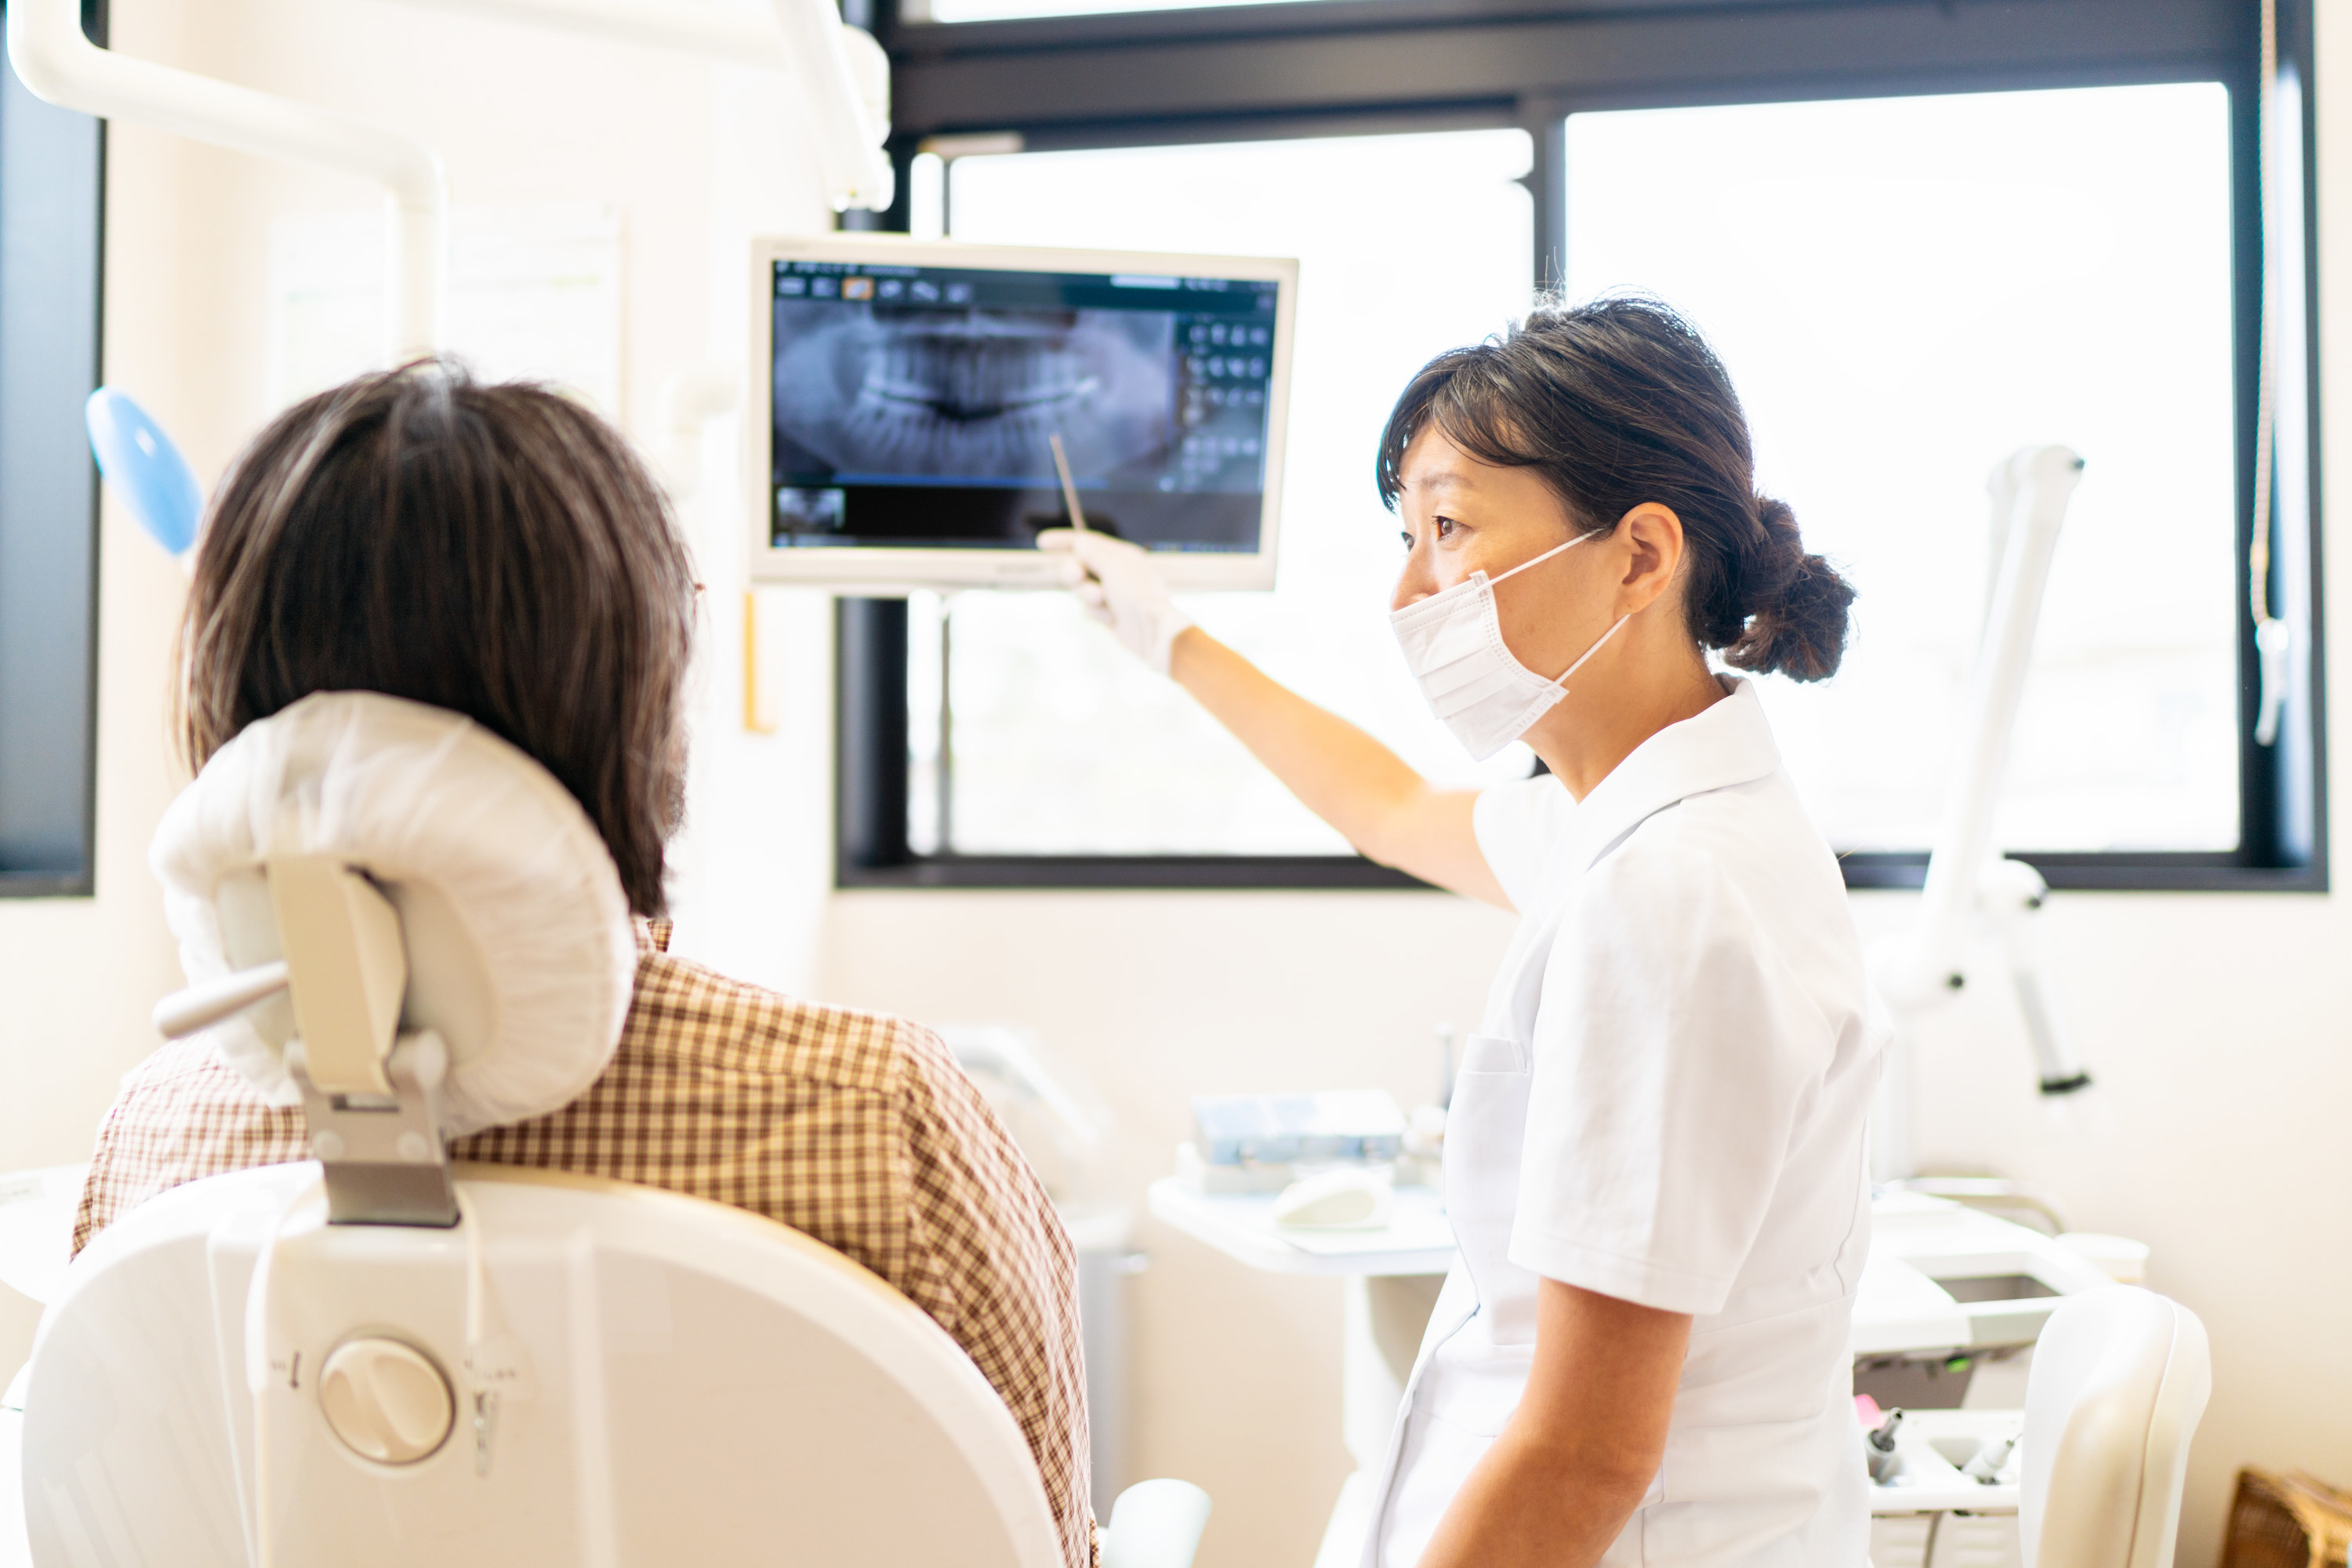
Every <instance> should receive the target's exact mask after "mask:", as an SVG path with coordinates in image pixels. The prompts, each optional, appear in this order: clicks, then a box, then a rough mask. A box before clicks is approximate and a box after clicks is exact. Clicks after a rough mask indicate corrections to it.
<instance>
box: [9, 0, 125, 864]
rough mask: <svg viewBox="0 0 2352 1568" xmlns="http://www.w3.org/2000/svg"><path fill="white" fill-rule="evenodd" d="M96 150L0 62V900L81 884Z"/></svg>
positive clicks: (89, 651) (88, 797) (89, 703)
mask: <svg viewBox="0 0 2352 1568" xmlns="http://www.w3.org/2000/svg"><path fill="white" fill-rule="evenodd" d="M84 26H85V28H86V29H88V30H89V31H90V32H91V33H92V35H93V36H94V37H96V36H102V26H103V23H102V18H100V17H99V16H95V15H93V14H92V13H91V12H90V11H89V9H87V8H86V9H85V12H84ZM102 145H103V142H102V132H101V131H100V126H99V123H98V121H94V120H92V119H90V118H89V117H88V116H86V115H79V114H68V113H67V112H65V111H64V110H58V109H53V108H51V107H50V106H49V105H47V104H46V103H43V102H41V101H40V100H38V99H36V98H35V97H33V95H32V94H31V93H29V92H27V91H26V89H25V87H24V84H23V83H21V82H19V81H18V80H17V79H16V74H15V73H14V72H13V71H11V70H9V69H8V68H6V66H5V64H4V63H0V897H28V896H40V895H56V894H79V893H87V892H89V890H90V888H91V874H92V867H91V840H92V838H93V837H94V832H95V802H96V795H95V789H94V781H95V778H96V762H97V723H96V719H97V700H98V658H97V654H98V647H97V632H98V480H97V471H96V469H95V468H93V466H92V464H91V462H90V456H89V441H88V439H87V437H85V436H84V435H83V433H82V421H81V410H82V403H83V401H84V400H85V399H86V398H88V397H89V394H90V392H91V390H92V389H93V388H94V387H95V386H96V385H97V384H98V341H99V310H98V285H99V260H100V257H99V221H100V179H101V166H102V153H101V149H102Z"/></svg>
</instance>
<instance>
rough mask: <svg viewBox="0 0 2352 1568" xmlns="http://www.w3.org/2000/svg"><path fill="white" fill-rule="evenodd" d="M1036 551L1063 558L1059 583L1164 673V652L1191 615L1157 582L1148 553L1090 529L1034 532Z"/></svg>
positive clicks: (1156, 569) (1143, 657) (1139, 655)
mask: <svg viewBox="0 0 2352 1568" xmlns="http://www.w3.org/2000/svg"><path fill="white" fill-rule="evenodd" d="M1037 548H1038V549H1040V550H1043V551H1045V552H1049V553H1055V554H1064V555H1067V556H1068V557H1069V559H1068V560H1066V561H1065V562H1064V563H1062V584H1063V585H1064V586H1065V587H1066V588H1068V589H1069V590H1070V591H1071V592H1072V593H1074V594H1076V595H1077V596H1078V602H1079V603H1080V604H1082V605H1086V607H1087V614H1088V615H1090V616H1094V618H1095V619H1097V620H1098V621H1100V622H1101V623H1102V624H1103V625H1105V626H1108V627H1109V628H1110V629H1111V631H1112V633H1113V634H1114V635H1116V636H1117V637H1118V640H1119V641H1121V642H1123V643H1125V644H1126V645H1127V646H1128V647H1129V648H1130V649H1132V650H1133V651H1134V653H1135V655H1136V657H1137V658H1140V659H1142V660H1143V662H1144V663H1146V664H1148V665H1150V667H1151V668H1154V669H1156V670H1158V671H1159V672H1160V674H1162V675H1165V674H1167V673H1168V654H1169V650H1170V649H1171V648H1172V647H1175V645H1176V637H1177V635H1178V634H1179V633H1181V631H1183V629H1184V628H1185V627H1186V626H1191V625H1192V616H1188V615H1186V614H1185V613H1184V612H1183V611H1181V610H1180V609H1178V608H1177V607H1176V601H1175V600H1173V599H1171V598H1170V597H1169V596H1168V584H1165V583H1163V582H1161V581H1160V569H1159V568H1158V567H1156V566H1154V565H1153V564H1152V563H1151V552H1150V551H1147V550H1144V549H1142V548H1140V547H1139V546H1137V545H1133V544H1129V542H1127V541H1125V540H1123V539H1113V538H1112V537H1111V536H1110V535H1108V534H1107V533H1097V532H1096V531H1094V530H1093V529H1087V531H1084V532H1080V531H1077V530H1076V529H1069V528H1051V529H1047V530H1046V531H1045V532H1043V533H1040V534H1039V535H1038V536H1037Z"/></svg>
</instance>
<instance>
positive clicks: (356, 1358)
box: [24, 1164, 1198, 1568]
mask: <svg viewBox="0 0 2352 1568" xmlns="http://www.w3.org/2000/svg"><path fill="white" fill-rule="evenodd" d="M458 1175H459V1181H458V1192H459V1194H460V1197H461V1207H462V1209H463V1211H464V1214H465V1218H464V1222H463V1223H462V1224H461V1225H459V1226H457V1227H455V1228H454V1229H432V1228H424V1227H416V1226H362V1225H329V1224H327V1223H326V1209H325V1203H324V1198H323V1196H322V1194H321V1193H320V1177H319V1167H317V1166H316V1165H312V1164H302V1165H279V1166H269V1167H265V1168H261V1169H257V1170H250V1171H241V1172H236V1173H231V1174H228V1175H224V1176H215V1177H213V1178H211V1179H209V1180H206V1181H202V1182H197V1183H194V1184H189V1185H187V1186H184V1187H181V1188H177V1189H175V1190H173V1191H171V1192H168V1193H165V1194H163V1195H162V1196H160V1197H157V1198H155V1199H152V1200H151V1201H149V1202H148V1203H146V1204H144V1205H142V1206H141V1207H139V1208H138V1209H136V1210H134V1211H132V1212H131V1214H130V1215H127V1216H125V1217H124V1218H122V1219H121V1220H119V1221H117V1222H116V1223H115V1224H114V1225H113V1226H110V1227H109V1228H108V1229H107V1230H106V1231H105V1232H104V1233H103V1234H102V1235H100V1237H98V1239H97V1240H96V1241H95V1242H94V1243H92V1245H91V1246H90V1247H89V1249H88V1251H86V1252H85V1253H84V1255H83V1257H82V1258H81V1259H80V1260H79V1262H77V1264H76V1265H75V1267H74V1268H73V1269H72V1271H71V1272H70V1274H69V1276H68V1280H67V1283H66V1287H65V1289H64V1291H63V1293H62V1294H61V1296H60V1297H59V1299H58V1300H57V1301H56V1302H54V1303H53V1304H52V1306H51V1309H50V1311H49V1313H48V1315H47V1318H46V1319H45V1320H44V1322H43V1325H42V1331H41V1337H40V1339H39V1341H38V1342H37V1345H36V1347H35V1351H34V1359H33V1363H32V1367H31V1377H30V1381H29V1384H28V1386H27V1388H26V1396H25V1402H24V1403H25V1455H26V1458H25V1471H24V1479H25V1511H26V1523H27V1525H28V1527H29V1531H30V1536H31V1542H32V1548H33V1561H34V1562H35V1563H36V1564H37V1565H39V1568H51V1565H53V1564H54V1565H57V1568H65V1565H68V1564H73V1565H79V1564H83V1563H110V1564H115V1565H118V1568H132V1565H134V1564H142V1563H152V1564H157V1565H159V1568H160V1565H163V1564H170V1565H172V1568H231V1565H238V1568H269V1565H271V1564H278V1563H283V1564H305V1563H335V1564H337V1565H338V1568H378V1565H382V1568H391V1565H394V1564H398V1565H401V1568H421V1565H425V1564H430V1565H432V1568H470V1565H473V1564H481V1565H484V1568H488V1565H491V1564H497V1565H499V1568H505V1565H507V1564H511V1563H544V1564H557V1565H570V1564H579V1565H581V1568H621V1565H623V1564H632V1563H646V1564H662V1565H665V1568H667V1565H673V1564H675V1565H678V1568H691V1565H695V1564H719V1563H725V1564H738V1563H762V1562H791V1563H957V1564H960V1565H970V1568H1050V1565H1052V1564H1054V1563H1058V1562H1059V1560H1060V1550H1059V1546H1058V1539H1057V1536H1056V1534H1055V1528H1054V1523H1053V1519H1052V1516H1051V1513H1050V1511H1049V1510H1048V1509H1047V1507H1046V1502H1045V1491H1044V1488H1043V1486H1042V1484H1041V1482H1040V1481H1039V1479H1038V1475H1037V1470H1036V1467H1035V1464H1034V1460H1033V1459H1032V1458H1031V1456H1030V1453H1029V1449H1028V1447H1027V1445H1026V1444H1025V1443H1024V1441H1023V1439H1022V1436H1021V1434H1020V1432H1019V1430H1018V1428H1017V1427H1016V1426H1014V1424H1013V1418H1012V1416H1011V1415H1009V1414H1008V1413H1007V1412H1006V1410H1005V1408H1004V1406H1003V1404H1002V1403H1001V1402H1000V1401H999V1400H998V1398H997V1396H996V1394H995V1392H994V1391H993V1390H992V1388H991V1387H990V1386H989V1384H988V1382H987V1380H986V1379H985V1378H983V1377H982V1375H981V1373H979V1371H978V1370H977V1369H976V1368H975V1367H973V1365H972V1364H971V1362H970V1361H969V1360H968V1359H967V1358H966V1357H965V1356H964V1354H963V1352H961V1350H960V1349H959V1348H958V1347H957V1346H956V1344H955V1342H953V1341H952V1340H951V1339H950V1338H949V1337H948V1335H947V1334H946V1333H945V1332H944V1331H942V1330H940V1327H939V1326H938V1325H937V1324H936V1323H934V1322H932V1321H930V1319H929V1318H928V1317H926V1316H925V1315H924V1314H923V1313H922V1312H921V1311H920V1310H918V1309H917V1308H916V1307H914V1306H913V1305H912V1304H911V1303H909V1302H908V1301H907V1300H905V1299H904V1298H903V1297H900V1296H899V1295H898V1294H897V1293H896V1292H895V1291H893V1290H891V1289H889V1287H887V1285H885V1284H883V1283H882V1281H880V1280H879V1279H876V1278H875V1277H874V1276H872V1275H871V1274H868V1273H867V1272H866V1271H865V1270H864V1269H862V1268H858V1267H857V1266H856V1265H855V1264H853V1263H851V1262H849V1261H848V1260H847V1259H845V1258H842V1257H840V1256H839V1255H838V1254H836V1253H834V1252H832V1251H830V1250H829V1249H827V1248H825V1247H822V1246H820V1245H818V1244H817V1243H815V1242H814V1241H812V1240H810V1239H809V1238H808V1237H804V1236H802V1235H800V1234H798V1233H797V1232H794V1231H792V1230H788V1229H786V1228H785V1227H783V1226H779V1225H775V1224H773V1223H772V1222H770V1221H768V1220H765V1219H762V1218H761V1217H759V1216H758V1215H751V1214H748V1213H745V1212H743V1211H741V1210H738V1209H732V1208H728V1207H723V1206H721V1205H716V1204H710V1203H705V1202H702V1201H699V1200H698V1199H694V1198H689V1197H684V1196H680V1195H678V1194H674V1193H667V1192H659V1191H655V1190H652V1189H647V1188H640V1187H631V1186H626V1185H624V1184H617V1183H612V1182H603V1181H597V1180H593V1179H591V1178H586V1177H576V1176H570V1175H562V1174H554V1173H542V1172H526V1171H520V1170H513V1169H508V1168H503V1167H492V1166H481V1165H465V1166H460V1167H459V1169H458ZM411 1456H414V1457H411ZM1193 1534H1194V1535H1195V1536H1197V1534H1198V1526H1197V1524H1195V1525H1194V1526H1193Z"/></svg>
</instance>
